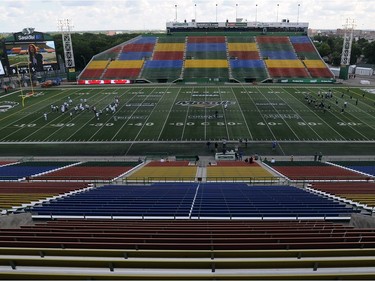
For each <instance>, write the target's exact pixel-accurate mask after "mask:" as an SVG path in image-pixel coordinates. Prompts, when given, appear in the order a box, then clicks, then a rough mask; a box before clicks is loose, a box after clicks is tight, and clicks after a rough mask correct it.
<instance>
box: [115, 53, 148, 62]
mask: <svg viewBox="0 0 375 281" xmlns="http://www.w3.org/2000/svg"><path fill="white" fill-rule="evenodd" d="M151 56H152V52H129V53H121V54H120V56H119V58H118V60H142V59H144V58H145V57H147V58H149V57H151Z"/></svg>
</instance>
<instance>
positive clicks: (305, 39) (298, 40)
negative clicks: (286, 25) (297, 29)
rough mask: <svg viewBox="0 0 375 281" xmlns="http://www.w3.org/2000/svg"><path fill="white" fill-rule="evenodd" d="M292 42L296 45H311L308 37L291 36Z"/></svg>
mask: <svg viewBox="0 0 375 281" xmlns="http://www.w3.org/2000/svg"><path fill="white" fill-rule="evenodd" d="M289 38H290V42H292V44H295V43H297V44H298V43H310V38H309V37H308V36H290V37H289Z"/></svg>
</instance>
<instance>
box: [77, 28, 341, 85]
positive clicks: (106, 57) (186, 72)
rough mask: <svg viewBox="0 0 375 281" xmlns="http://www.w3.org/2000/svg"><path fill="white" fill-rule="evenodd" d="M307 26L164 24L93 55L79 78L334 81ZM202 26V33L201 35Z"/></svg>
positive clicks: (84, 81)
mask: <svg viewBox="0 0 375 281" xmlns="http://www.w3.org/2000/svg"><path fill="white" fill-rule="evenodd" d="M181 26H185V27H186V28H182V27H181ZM220 26H222V28H219V27H220ZM228 26H230V27H231V28H230V29H228V28H227V27H228ZM307 26H308V25H306V24H301V25H299V27H296V26H294V25H290V26H288V27H287V28H286V27H279V29H277V28H276V29H275V31H274V32H271V33H270V34H268V33H267V32H265V30H264V28H263V29H257V28H256V27H254V26H248V27H247V29H245V30H244V25H241V27H240V28H239V27H236V25H235V24H234V25H230V23H225V24H224V25H223V23H219V24H218V27H216V28H215V27H211V28H210V27H205V26H204V25H203V24H201V23H195V22H193V23H186V25H184V24H181V25H179V24H178V23H173V24H172V25H171V23H167V35H165V34H158V35H142V36H139V37H137V38H133V39H132V40H130V41H128V42H125V43H123V44H120V45H118V46H116V47H114V48H112V49H109V50H107V51H104V52H103V53H100V54H98V55H95V56H94V57H93V58H92V59H91V61H90V62H89V64H88V65H87V66H86V68H85V69H84V70H83V71H82V73H81V74H80V76H79V83H80V84H90V83H94V84H97V83H98V80H99V81H101V82H100V83H123V81H124V80H126V81H128V83H137V82H143V83H144V82H151V83H173V82H179V83H181V82H182V83H184V82H185V83H189V82H235V83H245V82H285V81H289V82H290V81H293V79H297V81H299V82H301V80H298V79H305V80H302V81H305V82H309V83H316V81H320V82H325V83H327V82H330V83H333V82H334V79H333V78H334V76H333V74H332V73H331V72H330V70H329V69H328V67H327V66H326V65H325V63H324V62H323V60H322V58H321V57H320V55H319V54H318V52H317V50H316V49H315V47H314V45H313V43H312V42H311V40H310V38H309V37H308V36H307V35H306V30H307ZM300 27H303V28H302V29H299V28H300ZM202 29H204V30H205V35H201V34H199V32H202ZM285 30H288V31H289V33H288V32H287V33H285V32H282V31H285ZM244 31H245V32H244ZM246 31H247V32H246ZM197 34H198V35H197ZM285 79H289V80H285ZM317 79H318V80H317ZM117 80H119V81H120V82H116V81H117Z"/></svg>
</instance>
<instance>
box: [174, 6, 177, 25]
mask: <svg viewBox="0 0 375 281" xmlns="http://www.w3.org/2000/svg"><path fill="white" fill-rule="evenodd" d="M174 8H175V18H174V21H176V22H177V4H176V5H174Z"/></svg>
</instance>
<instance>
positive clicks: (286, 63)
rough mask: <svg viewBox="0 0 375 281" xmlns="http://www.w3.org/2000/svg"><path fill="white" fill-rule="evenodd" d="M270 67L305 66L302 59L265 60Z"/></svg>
mask: <svg viewBox="0 0 375 281" xmlns="http://www.w3.org/2000/svg"><path fill="white" fill-rule="evenodd" d="M265 63H266V65H267V67H268V68H304V65H303V63H302V62H301V61H300V60H265Z"/></svg>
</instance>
